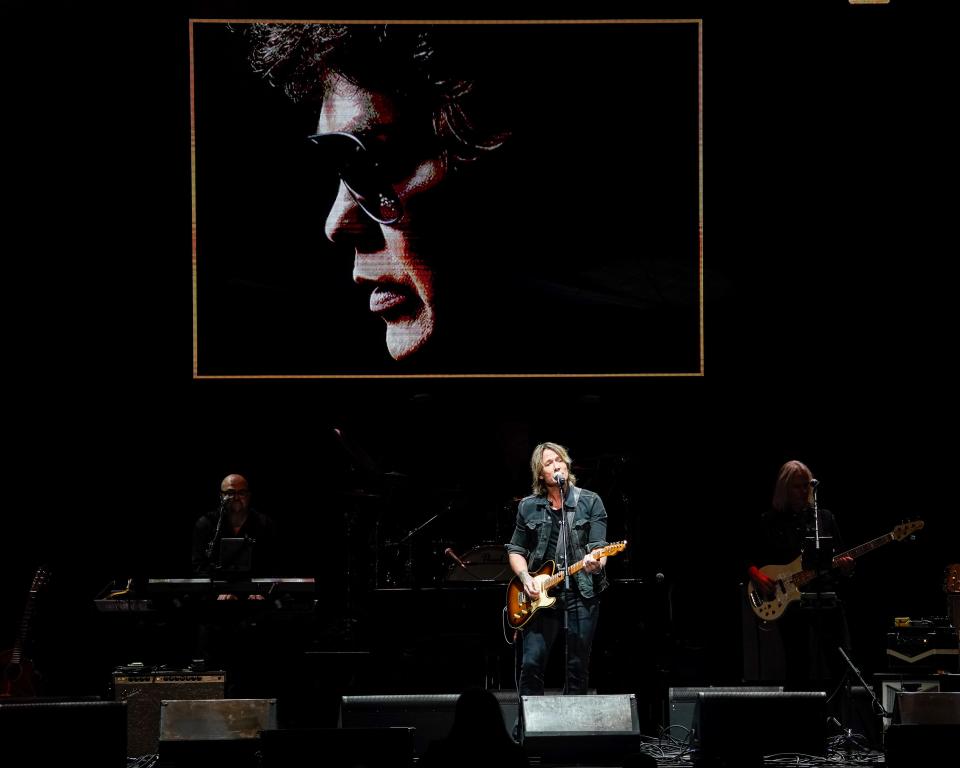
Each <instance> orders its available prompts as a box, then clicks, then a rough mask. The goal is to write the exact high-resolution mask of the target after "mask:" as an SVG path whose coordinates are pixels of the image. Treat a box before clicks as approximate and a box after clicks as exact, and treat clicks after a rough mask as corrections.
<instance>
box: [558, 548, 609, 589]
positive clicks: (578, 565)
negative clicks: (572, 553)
mask: <svg viewBox="0 0 960 768" xmlns="http://www.w3.org/2000/svg"><path fill="white" fill-rule="evenodd" d="M625 546H626V542H620V543H618V544H608V545H607V546H605V547H602V548H601V549H599V550H597V551H596V552H595V553H594V556H595V557H596V558H597V560H599V559H600V558H601V557H609V556H610V555H615V554H617V552H620V551H621V550H623V548H624V547H625ZM582 568H583V560H577V562H575V563H574V564H573V565H571V566H570V567H569V568H567V570H566V571H565V572H564V571H557V572H556V573H555V574H553V576H551V577H550V578H549V579H547V580H546V581H545V582H544V587H545V588H546V589H550V588H551V587H555V586H556V585H557V584H559V583H560V582H561V581H563V580H564V578H565V573H569V574H570V575H571V576H573V574H575V573H577V572H579V571H580V570H581V569H582Z"/></svg>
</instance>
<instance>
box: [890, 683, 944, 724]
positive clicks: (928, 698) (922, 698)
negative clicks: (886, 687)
mask: <svg viewBox="0 0 960 768" xmlns="http://www.w3.org/2000/svg"><path fill="white" fill-rule="evenodd" d="M893 722H894V723H902V724H904V725H927V724H929V725H960V693H943V692H935V693H934V692H929V691H924V692H916V693H908V692H906V691H900V692H898V693H897V698H896V701H895V702H894V705H893Z"/></svg>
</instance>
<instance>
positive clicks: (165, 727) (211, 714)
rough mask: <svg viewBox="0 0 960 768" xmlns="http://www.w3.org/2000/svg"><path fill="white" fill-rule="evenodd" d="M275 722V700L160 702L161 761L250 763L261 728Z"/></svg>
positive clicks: (189, 767)
mask: <svg viewBox="0 0 960 768" xmlns="http://www.w3.org/2000/svg"><path fill="white" fill-rule="evenodd" d="M276 727H277V700H276V699H196V700H186V699H184V700H177V701H162V702H160V742H159V744H158V753H159V758H160V766H161V768H167V767H168V766H169V767H170V768H193V767H194V766H204V768H209V766H210V765H229V766H231V768H255V767H256V766H257V763H258V760H259V758H258V751H259V745H260V740H259V738H258V736H259V735H260V732H261V731H264V730H268V729H276Z"/></svg>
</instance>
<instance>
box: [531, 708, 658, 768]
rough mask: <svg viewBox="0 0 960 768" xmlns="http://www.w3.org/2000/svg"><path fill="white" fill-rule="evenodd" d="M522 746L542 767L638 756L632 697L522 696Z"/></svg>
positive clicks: (637, 736)
mask: <svg viewBox="0 0 960 768" xmlns="http://www.w3.org/2000/svg"><path fill="white" fill-rule="evenodd" d="M521 706H522V708H523V746H524V749H525V750H526V751H527V754H528V755H529V756H530V757H531V758H533V757H538V758H539V759H540V761H541V762H556V761H558V760H563V761H565V762H571V761H572V762H577V761H580V760H584V759H590V760H591V761H594V762H596V761H602V760H603V759H605V758H614V759H617V763H616V764H618V765H619V764H620V761H621V760H622V759H623V757H625V756H627V755H630V754H632V753H637V752H639V749H640V744H641V741H640V739H641V736H640V725H639V718H638V716H637V698H636V696H635V695H633V694H616V695H595V696H523V697H521Z"/></svg>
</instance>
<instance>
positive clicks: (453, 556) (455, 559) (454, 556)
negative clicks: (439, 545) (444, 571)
mask: <svg viewBox="0 0 960 768" xmlns="http://www.w3.org/2000/svg"><path fill="white" fill-rule="evenodd" d="M443 554H444V555H446V556H447V557H449V558H450V559H451V560H453V562H455V563H456V564H457V565H459V566H460V567H461V568H463V569H464V570H466V568H467V566H466V565H464V563H463V560H461V559H460V558H459V557H457V553H456V552H454V551H453V548H452V547H447V548H446V549H445V550H443Z"/></svg>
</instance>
